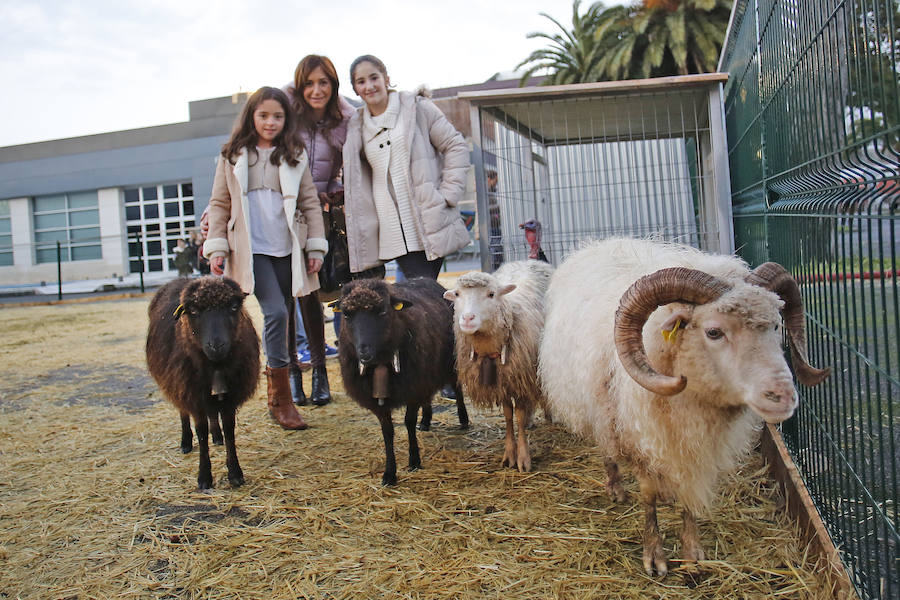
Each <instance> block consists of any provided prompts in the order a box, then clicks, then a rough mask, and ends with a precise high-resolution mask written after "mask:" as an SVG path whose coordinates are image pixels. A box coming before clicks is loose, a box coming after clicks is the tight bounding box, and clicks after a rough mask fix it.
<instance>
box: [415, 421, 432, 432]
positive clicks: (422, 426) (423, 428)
mask: <svg viewBox="0 0 900 600" xmlns="http://www.w3.org/2000/svg"><path fill="white" fill-rule="evenodd" d="M417 429H418V430H419V431H431V423H419V426H418V427H417Z"/></svg>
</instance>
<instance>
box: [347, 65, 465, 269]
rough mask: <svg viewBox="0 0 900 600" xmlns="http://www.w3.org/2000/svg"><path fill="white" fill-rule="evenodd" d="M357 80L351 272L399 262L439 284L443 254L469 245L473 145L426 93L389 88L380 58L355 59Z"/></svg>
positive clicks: (350, 134) (350, 131) (350, 185)
mask: <svg viewBox="0 0 900 600" xmlns="http://www.w3.org/2000/svg"><path fill="white" fill-rule="evenodd" d="M350 80H351V82H352V83H353V90H354V91H355V92H356V93H357V94H358V95H359V96H360V97H361V98H362V99H363V101H364V102H365V106H363V107H362V108H359V109H357V110H356V112H355V113H354V115H353V117H352V118H351V119H350V123H349V124H348V127H347V140H346V142H345V143H344V197H345V212H346V217H347V241H348V246H349V249H350V270H351V271H352V272H354V273H362V272H365V271H366V270H368V269H372V268H373V267H380V266H381V265H383V264H384V263H385V262H387V261H389V260H391V259H396V260H397V264H398V265H399V267H400V269H401V270H402V271H403V274H404V275H405V276H406V277H408V278H412V277H431V278H432V279H437V276H438V273H439V272H440V269H441V264H442V263H443V260H444V256H446V255H448V254H450V253H451V252H454V251H456V250H459V249H460V248H462V247H464V246H465V245H466V244H468V243H469V234H468V231H467V230H466V226H465V224H464V223H463V220H462V217H461V216H460V214H459V208H458V206H457V203H458V202H459V200H460V198H461V197H462V195H463V193H464V192H465V189H466V180H467V173H468V168H469V147H468V145H467V144H466V142H465V140H464V139H463V137H462V135H460V133H459V132H458V131H456V129H454V128H453V125H451V124H450V122H449V121H448V120H447V119H446V117H444V114H443V113H442V112H441V111H440V109H438V108H437V107H436V106H435V105H434V104H433V103H432V102H431V101H430V100H428V99H427V98H426V97H425V96H424V95H422V94H421V93H409V92H396V91H394V90H392V89H390V87H389V86H390V81H391V80H390V78H389V77H388V74H387V69H386V68H385V66H384V63H382V62H381V61H380V60H378V59H377V58H375V57H374V56H371V55H368V54H367V55H364V56H360V57H359V58H357V59H356V60H354V61H353V63H352V64H351V65H350Z"/></svg>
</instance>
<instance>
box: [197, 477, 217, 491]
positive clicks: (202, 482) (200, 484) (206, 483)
mask: <svg viewBox="0 0 900 600" xmlns="http://www.w3.org/2000/svg"><path fill="white" fill-rule="evenodd" d="M212 487H213V483H212V477H210V478H209V479H208V480H207V479H203V478H200V477H198V478H197V489H198V490H200V491H201V492H202V491H204V490H211V489H212Z"/></svg>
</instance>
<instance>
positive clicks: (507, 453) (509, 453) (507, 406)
mask: <svg viewBox="0 0 900 600" xmlns="http://www.w3.org/2000/svg"><path fill="white" fill-rule="evenodd" d="M503 417H504V418H505V419H506V442H505V445H504V449H503V460H502V461H500V464H501V465H503V466H504V467H515V466H516V440H515V431H514V426H513V407H512V404H511V403H510V402H504V403H503Z"/></svg>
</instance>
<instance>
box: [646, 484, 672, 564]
mask: <svg viewBox="0 0 900 600" xmlns="http://www.w3.org/2000/svg"><path fill="white" fill-rule="evenodd" d="M641 501H642V503H643V505H644V557H643V558H644V570H645V571H646V572H647V575H649V576H650V577H653V570H654V569H656V572H657V573H659V574H660V575H662V576H663V577H665V576H666V574H667V573H668V572H669V566H668V563H667V562H666V554H665V552H664V551H663V545H662V537H661V536H660V535H659V524H658V523H657V521H656V487H655V486H653V485H652V484H651V483H650V482H648V481H646V480H643V479H642V480H641Z"/></svg>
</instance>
